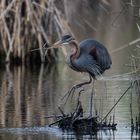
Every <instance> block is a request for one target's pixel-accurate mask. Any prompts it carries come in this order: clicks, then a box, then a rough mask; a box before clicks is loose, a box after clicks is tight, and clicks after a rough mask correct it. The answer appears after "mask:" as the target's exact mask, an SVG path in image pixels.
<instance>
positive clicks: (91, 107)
mask: <svg viewBox="0 0 140 140" xmlns="http://www.w3.org/2000/svg"><path fill="white" fill-rule="evenodd" d="M93 95H94V81H93V87H92V91H91V97H90V114H89V115H90V116H89V117H92V114H93V113H92V110H93Z"/></svg>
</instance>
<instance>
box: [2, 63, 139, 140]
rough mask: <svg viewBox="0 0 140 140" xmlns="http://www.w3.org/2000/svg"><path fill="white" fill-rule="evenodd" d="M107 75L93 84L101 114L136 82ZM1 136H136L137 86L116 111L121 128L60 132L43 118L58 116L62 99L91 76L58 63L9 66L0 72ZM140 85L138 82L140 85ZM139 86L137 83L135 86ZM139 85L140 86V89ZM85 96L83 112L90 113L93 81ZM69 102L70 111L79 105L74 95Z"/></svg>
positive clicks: (130, 77)
mask: <svg viewBox="0 0 140 140" xmlns="http://www.w3.org/2000/svg"><path fill="white" fill-rule="evenodd" d="M109 75H110V74H109V73H107V74H106V76H104V77H103V78H101V79H99V80H98V81H96V82H95V93H96V94H95V97H94V109H96V110H97V111H98V114H99V116H100V117H101V118H103V117H104V116H105V115H106V113H107V112H108V111H109V110H110V108H111V107H112V106H113V105H114V102H115V101H116V100H117V99H118V98H119V97H120V96H121V95H122V94H123V92H124V91H125V90H126V89H127V88H128V86H129V85H130V81H131V80H133V78H135V77H132V75H126V76H124V77H123V76H122V77H119V76H116V77H113V76H109ZM0 77H1V78H0V91H1V92H0V127H1V128H3V129H0V137H1V139H12V140H14V139H37V138H39V139H42V140H43V139H62V138H63V139H120V138H123V139H130V138H131V137H132V134H133V137H132V139H136V138H137V137H138V136H137V135H136V134H135V131H134V133H131V112H130V103H132V117H133V119H134V123H135V118H136V116H137V117H138V116H139V112H140V111H139V96H138V93H137V94H136V93H135V92H136V91H135V89H133V90H131V91H129V92H128V93H127V94H126V95H125V97H124V98H123V99H122V101H120V103H119V104H118V105H117V107H116V108H115V110H114V111H113V112H112V113H111V114H110V115H114V114H115V121H116V123H117V124H118V126H117V131H112V130H110V131H99V132H98V133H97V135H94V136H90V135H79V134H71V133H70V134H68V133H65V132H62V131H61V130H59V129H58V128H48V127H47V126H46V125H47V124H49V123H51V122H52V121H53V119H52V118H51V119H46V118H45V116H50V115H53V114H54V113H56V114H60V112H59V111H58V109H57V106H58V105H59V104H61V102H60V97H62V96H63V95H64V94H65V93H66V91H67V90H68V89H69V88H70V87H71V86H72V85H73V84H75V83H79V82H80V81H81V80H82V81H84V80H86V79H88V75H84V76H83V74H79V73H76V72H74V71H72V70H70V69H69V68H68V67H66V66H65V65H64V63H59V64H56V65H54V66H50V65H48V66H44V65H41V66H39V67H31V68H29V67H24V66H17V67H10V66H8V65H7V66H6V68H5V69H1V70H0ZM137 84H138V83H137ZM137 87H138V86H137ZM138 90H139V88H137V91H138ZM85 91H86V92H84V93H83V94H82V98H81V100H82V105H83V108H84V112H85V114H88V113H89V100H90V92H91V85H89V86H86V87H85ZM74 97H75V98H74V99H73V101H72V102H68V103H67V104H66V105H65V106H63V109H64V110H65V112H70V111H72V110H73V109H74V108H75V104H76V97H77V95H76V94H75V95H74Z"/></svg>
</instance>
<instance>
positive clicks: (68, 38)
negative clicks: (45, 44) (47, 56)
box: [52, 34, 75, 48]
mask: <svg viewBox="0 0 140 140" xmlns="http://www.w3.org/2000/svg"><path fill="white" fill-rule="evenodd" d="M73 40H75V39H74V38H73V37H72V36H71V35H68V34H67V35H64V36H62V38H61V39H60V40H59V41H57V42H56V43H55V44H53V46H52V47H53V48H58V47H61V46H64V45H67V44H70V43H71V42H72V41H73Z"/></svg>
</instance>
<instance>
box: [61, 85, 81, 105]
mask: <svg viewBox="0 0 140 140" xmlns="http://www.w3.org/2000/svg"><path fill="white" fill-rule="evenodd" d="M78 88H81V85H80V84H78V85H74V86H72V88H71V89H70V90H69V91H68V92H67V93H66V94H65V95H64V96H63V97H62V98H61V100H64V99H65V98H66V100H65V103H64V104H66V102H67V101H68V98H69V97H70V95H72V96H71V100H72V98H73V95H74V93H75V90H76V89H78ZM82 90H84V88H82Z"/></svg>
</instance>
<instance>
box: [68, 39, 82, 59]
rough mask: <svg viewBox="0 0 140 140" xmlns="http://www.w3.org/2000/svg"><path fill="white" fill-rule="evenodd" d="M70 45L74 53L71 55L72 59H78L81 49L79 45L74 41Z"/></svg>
mask: <svg viewBox="0 0 140 140" xmlns="http://www.w3.org/2000/svg"><path fill="white" fill-rule="evenodd" d="M70 45H71V47H72V53H71V55H70V57H71V59H75V58H78V57H79V55H80V47H79V45H78V43H77V42H76V41H75V40H73V41H72V42H71V43H70Z"/></svg>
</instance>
